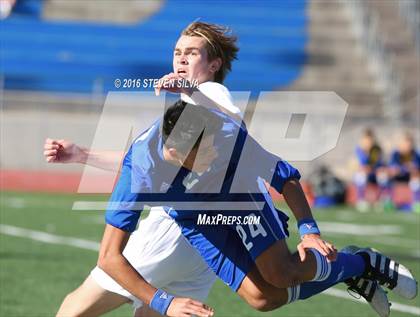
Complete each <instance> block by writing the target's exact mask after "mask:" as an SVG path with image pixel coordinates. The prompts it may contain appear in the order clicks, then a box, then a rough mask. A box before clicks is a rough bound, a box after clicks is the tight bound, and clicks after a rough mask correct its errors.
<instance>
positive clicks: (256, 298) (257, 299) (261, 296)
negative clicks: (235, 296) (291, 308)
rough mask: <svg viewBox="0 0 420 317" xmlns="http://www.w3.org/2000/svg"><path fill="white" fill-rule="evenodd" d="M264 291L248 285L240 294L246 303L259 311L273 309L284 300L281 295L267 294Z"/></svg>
mask: <svg viewBox="0 0 420 317" xmlns="http://www.w3.org/2000/svg"><path fill="white" fill-rule="evenodd" d="M266 293H267V294H266ZM266 293H264V292H263V291H261V290H260V289H259V288H257V287H248V288H247V289H246V291H245V292H244V293H242V294H241V296H242V297H243V298H244V299H245V301H246V302H247V303H248V305H250V306H251V307H252V308H254V309H256V310H258V311H261V312H267V311H271V310H274V309H276V308H279V307H280V306H282V305H283V304H284V300H283V298H282V297H281V296H269V293H268V292H266Z"/></svg>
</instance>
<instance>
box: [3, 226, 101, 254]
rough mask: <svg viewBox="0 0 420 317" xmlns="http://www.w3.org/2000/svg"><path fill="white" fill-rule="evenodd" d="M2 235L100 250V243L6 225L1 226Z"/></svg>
mask: <svg viewBox="0 0 420 317" xmlns="http://www.w3.org/2000/svg"><path fill="white" fill-rule="evenodd" d="M0 233H3V234H7V235H9V236H15V237H21V238H28V239H31V240H36V241H41V242H45V243H51V244H61V245H69V246H72V247H76V248H80V249H86V250H93V251H98V250H99V243H98V242H96V241H90V240H85V239H79V238H73V237H64V236H58V235H55V234H51V233H46V232H43V231H36V230H29V229H24V228H19V227H15V226H9V225H4V224H0Z"/></svg>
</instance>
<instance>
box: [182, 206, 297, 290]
mask: <svg viewBox="0 0 420 317" xmlns="http://www.w3.org/2000/svg"><path fill="white" fill-rule="evenodd" d="M223 215H236V216H238V215H241V216H242V217H244V216H257V217H258V216H260V223H259V224H258V225H256V224H252V225H248V224H234V225H197V220H192V219H188V220H177V222H178V223H179V224H180V226H181V228H182V233H183V235H184V236H185V237H186V238H187V240H188V241H189V242H190V244H191V245H192V246H193V247H194V248H195V249H196V250H197V251H198V252H199V253H200V254H201V256H202V257H203V259H204V260H205V261H206V263H207V264H208V266H209V267H210V268H211V269H212V270H213V271H214V272H215V273H216V275H217V276H218V277H219V278H220V279H221V280H222V281H224V282H225V284H226V285H228V286H229V287H230V288H231V289H232V290H233V291H235V292H236V291H237V290H238V288H239V287H240V285H241V283H242V281H243V279H244V278H245V276H246V275H247V274H248V273H249V272H250V271H251V270H252V268H253V267H254V265H255V259H256V258H257V257H258V256H259V255H260V254H261V253H262V252H264V251H265V250H267V249H268V248H269V247H270V246H271V245H273V244H274V243H275V242H277V241H278V240H282V239H285V238H286V237H288V236H289V232H288V230H287V220H288V219H289V217H288V216H287V215H286V214H284V213H283V212H282V211H280V210H278V209H276V208H274V207H273V206H272V205H271V206H270V205H269V204H268V203H267V204H265V206H264V209H263V210H262V211H255V212H252V211H249V212H248V211H240V212H233V211H232V212H223ZM197 217H198V216H197Z"/></svg>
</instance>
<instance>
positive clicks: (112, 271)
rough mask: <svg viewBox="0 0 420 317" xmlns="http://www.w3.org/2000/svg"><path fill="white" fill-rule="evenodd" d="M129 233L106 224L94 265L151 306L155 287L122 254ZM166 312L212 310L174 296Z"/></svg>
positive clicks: (209, 313) (179, 313)
mask: <svg viewBox="0 0 420 317" xmlns="http://www.w3.org/2000/svg"><path fill="white" fill-rule="evenodd" d="M129 236H130V234H129V233H128V232H126V231H123V230H121V229H118V228H115V227H113V226H111V225H106V227H105V232H104V235H103V238H102V242H101V248H100V250H99V258H98V266H99V267H100V268H101V269H102V270H104V271H105V272H106V273H107V274H109V275H110V276H111V277H112V278H113V279H114V280H115V281H117V282H118V283H119V284H120V285H121V286H123V287H124V288H125V289H126V290H127V291H128V292H130V293H131V294H133V295H134V296H136V297H137V298H139V299H140V300H142V301H143V302H144V303H146V304H148V305H151V306H152V301H153V300H154V297H155V294H157V291H158V289H157V288H155V287H153V286H152V285H150V284H149V283H148V282H146V281H145V279H144V278H143V277H142V276H141V275H140V274H139V273H138V272H137V271H136V270H135V269H134V268H133V267H132V266H131V264H130V263H129V262H128V261H127V259H126V258H125V257H124V256H123V254H122V252H123V250H124V247H125V246H126V244H127V241H128V238H129ZM161 297H162V296H161ZM166 314H167V316H192V315H196V316H202V317H207V316H212V315H213V310H212V309H211V308H209V307H208V306H206V305H204V304H203V303H201V302H199V301H196V300H193V299H190V298H174V299H173V300H172V301H171V302H170V304H169V307H168V308H167V311H166Z"/></svg>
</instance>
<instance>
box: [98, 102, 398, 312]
mask: <svg viewBox="0 0 420 317" xmlns="http://www.w3.org/2000/svg"><path fill="white" fill-rule="evenodd" d="M184 108H185V104H184V103H181V102H180V103H177V104H176V105H174V106H173V107H171V108H170V109H169V110H168V111H167V113H166V116H165V122H166V127H165V125H164V124H163V125H162V127H161V125H160V124H158V122H157V123H155V124H154V125H153V126H152V127H151V128H150V129H148V130H147V131H146V132H145V133H144V134H142V135H141V136H139V137H138V138H137V139H136V141H135V142H134V143H133V145H132V147H131V149H130V151H129V153H128V154H127V156H126V158H125V160H124V165H123V171H122V174H121V177H120V180H119V183H118V185H117V187H116V189H115V191H114V193H113V196H112V198H111V201H110V208H109V210H108V211H107V222H108V225H107V228H106V230H105V233H104V238H103V242H102V246H101V256H100V260H99V262H98V264H99V267H100V268H101V269H102V270H103V271H105V272H106V273H108V274H109V275H110V276H111V277H112V278H113V279H114V280H115V281H117V282H118V284H119V285H122V286H123V287H124V289H126V290H127V291H129V293H130V294H132V295H133V296H134V297H136V298H140V299H141V300H142V301H144V302H146V303H147V302H148V301H149V302H150V305H151V307H152V308H154V309H156V310H157V311H159V312H160V313H162V314H164V313H168V314H169V315H171V312H170V311H167V309H169V308H170V307H171V304H172V303H173V304H179V302H176V301H174V302H172V300H173V299H174V297H173V296H172V295H168V294H167V293H166V292H164V291H162V290H155V294H154V296H153V297H152V299H151V300H150V299H147V297H146V296H147V294H146V295H145V294H144V293H145V292H144V291H145V286H146V285H148V283H144V280H143V281H142V277H141V276H140V275H138V273H137V272H136V273H134V274H131V273H129V272H130V271H131V270H133V271H134V269H132V268H130V263H129V262H127V260H125V258H124V256H123V254H122V251H121V250H122V249H123V248H124V241H126V240H127V239H128V236H129V232H130V231H132V230H134V228H135V225H136V223H137V221H138V217H139V214H140V213H139V211H140V209H142V206H138V204H140V205H142V204H143V203H144V202H145V201H147V203H148V204H151V205H153V204H155V205H163V206H165V205H166V207H164V208H165V210H166V212H167V213H168V214H169V215H170V216H171V217H173V218H174V219H175V220H176V221H177V222H178V223H180V224H181V226H182V227H183V229H182V230H183V233H184V235H185V236H186V237H187V239H188V240H189V241H190V243H191V244H192V245H193V246H195V247H196V248H197V249H198V250H199V252H200V253H201V255H202V256H203V258H204V259H205V260H206V261H207V263H208V265H209V266H210V267H211V268H212V269H213V270H214V271H215V272H216V273H217V274H218V275H219V277H220V278H222V279H223V280H224V281H225V282H226V283H227V284H228V285H229V286H230V287H231V288H232V289H233V290H235V291H237V292H238V294H239V295H241V296H242V297H243V298H244V299H245V300H247V301H248V303H250V304H251V305H252V306H253V307H254V308H257V309H260V310H271V309H274V308H277V307H280V306H281V305H284V304H286V303H289V302H292V301H294V300H297V299H304V298H307V297H309V296H311V295H313V294H316V293H319V292H320V291H322V290H324V289H325V288H328V287H329V286H331V285H333V284H335V283H337V282H340V281H343V280H344V279H348V278H352V277H353V276H357V275H360V274H361V272H359V273H358V272H357V269H358V268H357V267H353V266H355V264H356V265H357V262H356V261H357V260H359V264H358V265H362V263H364V261H363V260H361V259H362V256H361V255H353V254H350V253H339V254H338V259H337V260H336V261H334V262H331V263H330V264H328V263H326V266H324V268H321V269H317V273H316V274H317V275H318V276H320V277H322V278H323V279H322V280H318V281H312V282H309V283H301V284H300V285H298V286H297V287H289V288H288V289H279V288H276V287H274V286H273V285H270V283H267V282H266V281H264V279H263V278H262V277H261V275H260V273H259V272H258V269H256V268H255V265H254V260H253V259H252V256H253V254H252V253H248V252H247V250H246V248H248V247H247V245H249V243H254V244H255V245H256V246H257V247H259V246H260V245H263V246H267V245H270V244H275V243H277V242H280V241H284V240H282V239H283V238H285V237H286V235H287V227H286V220H287V216H285V215H284V214H282V213H281V212H280V211H277V210H275V209H274V207H273V206H272V205H270V204H267V205H266V207H269V208H267V209H266V210H265V211H264V210H263V213H264V214H265V216H266V218H264V221H263V225H262V226H261V227H259V226H256V228H251V227H249V226H240V228H242V230H243V231H242V230H240V231H239V232H241V233H242V236H241V238H242V239H243V237H244V233H245V234H246V233H249V237H253V238H255V237H257V236H260V237H259V238H258V239H253V240H250V241H244V242H246V244H245V248H244V245H243V244H242V243H243V242H242V239H239V238H238V235H237V234H236V232H235V231H234V230H231V229H230V228H229V226H218V227H216V228H215V227H208V226H195V224H196V218H197V213H196V212H195V211H191V210H183V209H185V207H183V209H181V208H177V209H174V208H172V207H168V206H171V205H176V202H175V203H174V201H176V200H178V202H180V203H182V202H185V201H188V203H189V204H192V203H193V202H197V203H198V204H196V205H195V206H196V207H195V208H198V207H200V206H199V204H200V203H203V204H205V205H209V204H211V203H212V202H214V201H216V202H218V201H219V200H220V198H221V197H222V198H225V199H230V198H231V199H233V201H235V202H237V199H236V198H238V197H236V196H235V195H233V197H229V194H222V195H219V194H217V195H215V197H213V199H212V198H211V197H206V196H207V195H205V193H207V189H208V186H207V184H208V182H207V180H208V179H206V176H208V175H205V174H206V173H209V175H211V174H212V173H210V172H211V171H208V167H209V166H215V170H214V172H216V174H217V162H215V161H217V159H219V160H220V159H222V160H224V159H226V157H225V158H223V155H224V154H223V153H222V152H223V151H219V153H220V156H218V155H217V154H216V152H215V149H214V143H215V141H214V140H215V138H216V139H217V140H216V144H219V149H225V148H224V145H226V143H225V142H226V140H229V139H230V138H231V137H232V136H234V135H235V133H232V132H233V131H234V130H235V129H241V131H242V132H241V134H243V135H242V136H244V137H245V140H244V139H242V140H244V141H245V142H244V144H247V142H246V141H247V138H246V137H247V133H246V130H245V129H244V128H243V127H242V128H240V127H239V125H238V124H237V123H235V122H234V121H233V120H231V119H230V118H228V117H227V116H224V115H222V114H221V113H218V114H216V115H210V116H209V115H207V114H206V111H205V110H203V109H201V107H193V108H191V109H192V112H194V113H195V115H193V116H192V117H188V116H187V117H184V118H183V120H185V121H184V122H183V124H181V126H182V129H181V130H179V131H178V133H179V137H181V138H185V140H184V142H180V141H179V140H178V141H176V139H177V137H176V136H174V135H173V134H172V133H171V132H170V131H172V130H173V129H174V127H175V126H176V125H177V124H180V123H179V122H177V121H178V119H179V116H180V115H181V113H182V111H183V110H184ZM217 116H220V118H222V119H223V128H222V129H220V123H217V122H218V121H219V120H218V119H217ZM189 122H190V123H189ZM213 122H214V123H213ZM205 124H207V125H210V127H211V128H212V130H207V135H206V134H205V133H204V134H202V133H201V132H200V131H201V130H202V128H203V125H205ZM160 127H161V128H162V131H163V132H162V135H163V136H162V137H161V135H160ZM184 130H186V131H188V132H187V133H186V132H185V131H184ZM219 130H221V132H220V133H216V132H217V131H219ZM165 134H166V137H164V135H165ZM194 134H195V136H198V140H200V138H201V142H200V148H201V151H199V150H198V148H197V147H198V144H197V141H195V139H194V137H193V136H194ZM216 134H217V135H218V137H216V136H215V135H216ZM242 136H241V135H239V136H238V139H239V140H241V137H242ZM165 138H166V141H165V142H163V140H164V139H165ZM169 138H171V140H169ZM175 141H176V142H175ZM185 141H189V142H185ZM191 141H192V142H194V145H195V146H193V149H192V150H193V151H192V153H193V154H192V156H191V154H190V155H187V156H185V153H186V152H188V150H185V147H188V144H189V143H190V142H191ZM173 142H175V143H173ZM250 142H251V143H250V144H249V145H247V146H251V147H249V148H248V149H245V151H251V152H252V153H253V159H257V162H259V163H260V164H262V165H263V166H264V165H265V162H267V157H271V155H270V154H269V153H267V152H265V151H264V150H263V149H262V148H259V146H258V144H256V143H255V141H253V140H250ZM180 143H181V144H180ZM182 143H184V144H183V145H182ZM164 144H168V146H169V148H168V147H166V146H164ZM171 144H172V145H173V146H175V145H176V147H170V146H171ZM183 147H184V149H183V150H182V148H183ZM245 148H246V145H245ZM182 153H184V155H183V154H182ZM227 153H229V152H227ZM234 156H235V153H234ZM275 160H276V161H277V162H276V163H277V164H275V165H276V168H278V169H279V171H277V173H276V174H277V176H275V177H274V179H275V181H274V182H272V184H273V185H274V186H282V185H283V186H284V184H281V182H282V180H283V181H286V180H287V177H288V176H286V177H284V175H291V176H292V177H299V176H298V174H296V173H297V171H296V170H295V169H294V168H293V167H291V166H290V165H289V164H287V163H286V162H284V161H278V160H279V159H278V158H275ZM239 161H240V160H239ZM222 165H223V164H222ZM222 165H219V167H220V166H222ZM249 167H250V168H251V171H247V172H245V173H246V174H248V175H249V176H250V177H251V179H253V178H254V176H255V175H259V176H260V175H263V176H266V175H264V174H265V173H264V171H262V172H258V173H256V174H255V173H254V169H253V168H252V166H249ZM132 171H135V172H134V173H132ZM222 171H224V169H222ZM194 173H197V174H196V175H192V174H194ZM200 174H201V175H200ZM170 175H172V176H174V179H173V181H169V180H170V179H171V176H170ZM197 177H198V178H201V177H205V178H204V179H200V180H198V182H194V180H196V179H197ZM276 177H277V179H276ZM212 178H215V179H217V177H212ZM248 180H249V178H248V177H245V176H244V175H241V178H240V181H241V182H246V181H248ZM191 182H192V183H195V185H200V183H202V184H204V186H205V187H206V190H205V191H204V193H203V191H200V190H199V191H197V190H196V191H195V192H194V191H193V192H191V189H192V188H194V186H193V187H189V186H188V183H191ZM165 183H166V184H165ZM168 183H169V184H171V186H169V187H168V186H167V184H168ZM256 183H257V184H258V182H256ZM279 184H280V185H279ZM162 185H165V186H162ZM126 186H128V187H126ZM188 187H189V191H190V193H189V194H188V193H186V192H185V191H186V188H188ZM249 188H251V189H252V190H257V191H258V190H261V188H259V187H258V186H253V185H252V184H250V186H249ZM257 188H258V189H257ZM168 189H169V190H168ZM262 192H264V190H262ZM163 193H164V195H162V194H163ZM212 195H213V196H214V194H211V195H210V196H212ZM183 196H184V197H183ZM197 198H199V199H198V200H197ZM214 198H217V200H214ZM239 198H241V197H239ZM203 199H205V200H204V201H203ZM242 199H243V198H242ZM258 199H262V201H266V199H267V200H268V201H269V198H267V197H265V196H264V195H263V197H259V198H258V197H255V200H258ZM162 200H164V201H162ZM187 205H188V204H187ZM204 208H205V210H206V209H207V208H208V207H205V206H204ZM199 209H203V206H201V207H200V208H199ZM243 212H244V211H240V212H236V214H238V213H239V214H242V213H243ZM254 212H258V211H256V210H255V211H254ZM276 215H277V217H279V218H280V219H278V218H277V219H276ZM270 222H271V224H270ZM247 227H248V228H247ZM276 227H277V228H276ZM237 228H238V227H236V230H237ZM270 231H271V232H270ZM252 232H254V233H252ZM118 237H120V238H118ZM116 238H117V239H116ZM278 239H280V240H278ZM209 242H210V243H209ZM251 249H252V247H251ZM251 249H250V250H249V251H251V252H252V250H251ZM263 251H264V250H263ZM263 251H260V252H263ZM350 251H351V252H359V253H362V254H364V256H367V257H369V258H370V257H372V258H373V257H377V258H378V259H379V260H380V259H381V258H382V259H384V261H388V260H387V259H386V258H384V257H380V255H378V254H376V253H373V252H372V251H370V250H349V251H348V252H350ZM360 251H362V252H360ZM311 252H313V254H316V253H315V252H316V251H315V250H312V251H311ZM104 253H105V254H104ZM250 255H251V256H250ZM101 257H102V258H101ZM257 257H258V255H257ZM291 257H292V258H293V256H292V255H291ZM118 258H119V259H120V260H117V259H118ZM318 258H321V256H319V255H318ZM352 258H354V260H356V261H351V260H352ZM294 260H295V263H296V265H299V264H301V262H300V260H299V259H298V256H297V255H295V256H294ZM340 261H341V263H340ZM345 261H348V263H347V264H345ZM380 262H381V260H380ZM391 263H393V264H391ZM302 264H305V262H302ZM306 264H307V262H306ZM334 265H335V267H334ZM372 265H373V266H375V263H372ZM388 265H389V266H391V265H392V267H393V269H389V267H388ZM346 266H347V267H346ZM365 266H366V264H363V265H362V267H363V270H364V268H365ZM383 267H384V268H387V274H385V275H384V274H382V275H381V276H382V278H384V279H385V280H384V281H385V282H389V278H387V277H386V276H387V275H388V272H395V270H394V269H398V268H397V267H396V266H395V263H394V262H389V263H388V264H387V265H386V266H383ZM157 269H158V267H157ZM401 269H404V268H403V267H401ZM359 270H360V268H359ZM363 270H362V271H363ZM370 272H371V273H372V272H375V271H374V270H373V269H372V271H370ZM397 273H399V274H401V273H402V271H401V270H399V271H397ZM129 274H131V275H129ZM334 274H335V276H334ZM337 275H338V276H337ZM394 275H395V274H394ZM397 275H398V274H397ZM381 276H379V275H376V276H375V277H376V278H380V277H381ZM136 280H140V281H139V282H137V281H136ZM400 280H401V279H400ZM402 280H403V281H404V277H403V278H402ZM358 281H359V282H360V281H361V282H362V283H361V284H363V285H359V286H358V285H357V284H354V285H353V288H354V289H356V290H358V292H359V293H361V294H363V295H365V296H366V297H368V296H371V298H370V300H372V299H373V298H372V296H374V295H375V294H376V295H378V294H381V293H380V288H378V287H377V285H376V282H375V281H373V280H372V281H369V280H366V279H363V280H362V279H361V278H360V277H359V278H358ZM136 283H137V284H136ZM392 287H397V285H392ZM149 288H151V289H152V290H153V289H154V288H153V287H152V286H150V285H149ZM397 289H398V290H399V291H400V290H401V285H400V287H397ZM366 290H368V291H369V292H367V293H364V292H365V291H366ZM156 294H159V297H156V296H157V295H156ZM382 294H383V293H382ZM149 296H150V295H149ZM160 296H163V297H164V299H160ZM383 296H385V295H384V294H383ZM368 298H369V297H368ZM384 298H385V304H386V308H387V307H388V306H387V301H386V296H385V297H384ZM382 307H383V305H382ZM172 309H173V307H172ZM380 315H381V316H386V315H387V312H386V311H381V312H380Z"/></svg>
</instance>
